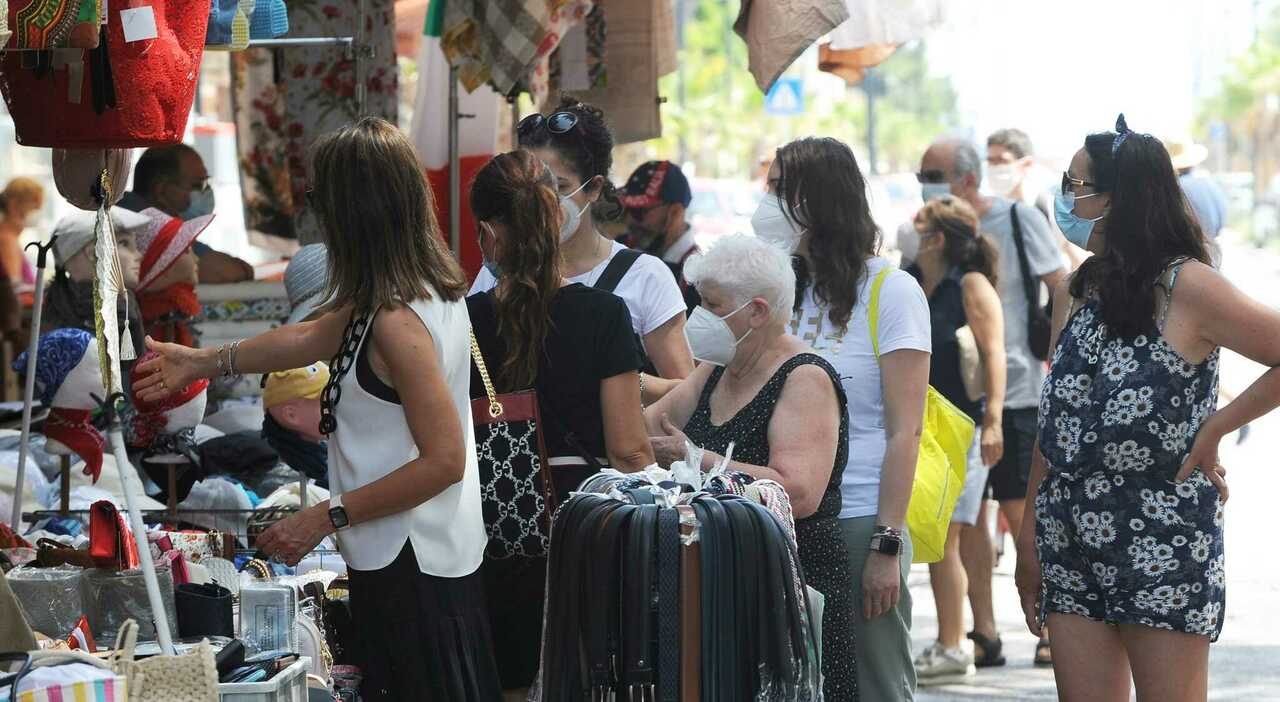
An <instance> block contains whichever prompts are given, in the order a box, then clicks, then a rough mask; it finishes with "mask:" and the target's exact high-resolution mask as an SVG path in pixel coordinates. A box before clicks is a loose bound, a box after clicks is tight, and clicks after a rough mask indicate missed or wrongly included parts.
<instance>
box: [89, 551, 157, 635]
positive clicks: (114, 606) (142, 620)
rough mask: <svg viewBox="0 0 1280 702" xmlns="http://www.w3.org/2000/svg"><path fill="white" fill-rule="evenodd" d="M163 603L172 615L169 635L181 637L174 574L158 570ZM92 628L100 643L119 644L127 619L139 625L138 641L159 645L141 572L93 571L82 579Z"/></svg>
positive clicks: (138, 570)
mask: <svg viewBox="0 0 1280 702" xmlns="http://www.w3.org/2000/svg"><path fill="white" fill-rule="evenodd" d="M156 580H157V581H158V582H159V585H160V600H161V602H163V603H164V610H165V612H166V613H167V614H168V621H169V633H170V635H171V636H173V637H174V638H177V637H178V632H177V625H178V609H177V607H176V605H175V604H174V599H173V574H172V573H170V572H169V569H168V568H167V567H161V568H156ZM80 583H81V590H82V593H83V594H82V596H83V598H84V603H85V614H87V615H88V616H89V628H91V629H92V630H93V637H94V639H96V640H98V641H115V637H116V632H118V631H119V630H120V626H121V625H122V624H124V622H125V620H126V619H134V620H136V621H137V622H138V640H139V641H155V640H156V627H155V617H154V616H153V615H152V613H151V604H150V602H149V601H148V599H147V585H146V581H145V580H144V579H143V577H142V570H141V569H134V570H124V571H120V572H112V571H109V570H95V569H89V570H86V571H84V575H83V576H82V577H81V579H80Z"/></svg>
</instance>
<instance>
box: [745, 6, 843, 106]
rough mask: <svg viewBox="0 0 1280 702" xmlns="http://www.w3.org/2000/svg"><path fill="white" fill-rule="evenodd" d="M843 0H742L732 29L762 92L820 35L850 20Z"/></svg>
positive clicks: (767, 90) (767, 89)
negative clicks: (742, 45)
mask: <svg viewBox="0 0 1280 702" xmlns="http://www.w3.org/2000/svg"><path fill="white" fill-rule="evenodd" d="M845 5H846V0H773V1H771V2H763V1H762V0H742V5H741V6H740V7H739V9H738V19H737V20H735V21H734V23H733V31H735V32H737V33H738V36H740V37H742V39H743V40H744V41H745V42H747V67H748V68H749V69H750V70H751V75H752V76H754V77H755V79H756V85H757V86H758V87H759V88H760V91H761V92H765V93H767V92H769V88H771V87H772V86H773V82H774V81H776V80H777V79H778V76H780V75H782V72H783V71H785V70H787V67H788V66H790V65H791V64H792V63H793V62H794V61H795V60H796V59H797V58H799V57H800V54H802V53H804V52H805V50H806V49H808V48H809V47H810V46H812V45H813V43H814V42H816V41H817V40H818V38H819V37H821V36H822V35H824V34H826V33H827V32H830V31H831V30H833V29H835V28H836V27H838V26H840V24H841V23H843V22H844V21H845V20H847V19H849V8H848V7H846V6H845Z"/></svg>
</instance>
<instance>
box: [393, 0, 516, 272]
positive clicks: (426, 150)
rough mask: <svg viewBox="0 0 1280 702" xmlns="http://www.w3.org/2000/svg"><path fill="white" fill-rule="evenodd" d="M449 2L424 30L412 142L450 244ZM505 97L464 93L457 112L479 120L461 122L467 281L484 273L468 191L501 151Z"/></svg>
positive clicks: (433, 6) (487, 90) (434, 9)
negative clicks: (444, 44)
mask: <svg viewBox="0 0 1280 702" xmlns="http://www.w3.org/2000/svg"><path fill="white" fill-rule="evenodd" d="M446 1H447V0H431V3H430V5H428V6H427V20H426V23H425V25H424V27H423V35H424V36H423V38H422V48H421V49H420V50H419V54H418V89H417V95H416V96H415V99H414V109H413V123H412V124H411V125H410V128H409V137H410V139H412V141H413V144H414V147H415V148H417V150H418V158H419V159H420V160H421V161H422V164H423V166H424V167H426V170H427V180H428V181H429V182H430V183H431V191H432V195H434V196H435V200H436V216H437V217H438V218H439V221H440V228H441V232H442V233H443V235H444V237H445V241H446V242H447V241H448V239H449V62H448V60H447V59H446V58H445V55H444V51H443V50H442V49H441V48H440V35H441V34H443V32H444V26H443V25H444V10H445V2H446ZM502 103H503V100H502V98H501V97H500V96H499V95H498V93H497V92H496V91H494V90H493V88H491V87H489V86H488V85H484V86H481V87H479V88H477V89H476V90H475V92H472V93H467V92H466V91H465V90H463V89H461V88H459V95H458V112H460V113H462V114H466V115H475V116H474V117H471V118H464V119H461V120H459V122H458V151H459V153H460V154H461V164H460V165H461V168H460V171H461V175H462V178H461V184H460V187H459V193H460V195H461V197H462V219H461V222H462V225H461V229H462V231H461V233H460V235H459V241H460V242H461V248H462V250H461V251H460V252H459V260H460V261H461V262H462V267H463V269H465V270H466V272H467V276H468V277H469V278H470V277H473V276H475V274H476V272H477V271H478V270H479V269H480V246H479V243H478V241H477V239H476V224H475V220H474V218H473V217H472V215H471V208H470V207H469V206H468V204H467V191H468V189H469V188H470V187H471V180H472V179H473V178H474V177H475V174H476V172H477V171H479V170H480V168H481V167H482V166H484V164H485V163H488V161H489V159H490V158H492V157H493V155H494V152H495V151H496V150H497V135H498V109H499V105H500V104H502Z"/></svg>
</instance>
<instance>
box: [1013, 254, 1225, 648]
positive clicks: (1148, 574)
mask: <svg viewBox="0 0 1280 702" xmlns="http://www.w3.org/2000/svg"><path fill="white" fill-rule="evenodd" d="M1176 279H1177V268H1176V267H1175V269H1174V272H1173V281H1176ZM1170 289H1172V284H1171V285H1170ZM1161 326H1163V325H1161ZM1217 391H1218V352H1217V351H1215V352H1214V353H1213V354H1212V355H1211V356H1210V357H1209V358H1208V359H1206V360H1205V361H1204V362H1202V363H1199V364H1192V363H1189V362H1187V361H1186V360H1185V359H1184V358H1182V357H1181V356H1180V355H1179V354H1178V353H1177V352H1176V351H1174V350H1173V348H1172V347H1171V346H1170V345H1169V344H1168V342H1167V341H1166V340H1165V338H1164V336H1163V333H1162V332H1157V333H1156V334H1154V335H1151V336H1146V335H1143V336H1138V337H1136V338H1132V339H1121V338H1117V337H1114V336H1113V335H1111V334H1110V333H1109V332H1108V330H1107V326H1106V324H1105V322H1103V321H1102V315H1101V312H1100V310H1099V307H1098V303H1097V301H1096V300H1090V301H1088V302H1086V303H1084V305H1083V306H1082V307H1081V308H1080V309H1079V311H1078V312H1076V313H1075V314H1074V315H1073V316H1072V318H1071V319H1070V321H1069V322H1068V324H1067V327H1066V329H1065V330H1064V331H1063V334H1062V340H1061V341H1060V342H1059V345H1058V348H1057V350H1056V352H1055V353H1054V357H1053V367H1052V370H1051V372H1050V374H1049V377H1048V378H1047V379H1046V380H1045V384H1044V389H1043V394H1042V398H1041V402H1040V446H1041V451H1042V452H1043V453H1044V456H1045V458H1046V459H1047V461H1048V463H1049V475H1048V477H1047V478H1046V479H1045V481H1044V482H1043V483H1042V484H1041V487H1040V491H1039V493H1038V494H1037V495H1036V502H1035V504H1036V547H1037V549H1038V551H1039V553H1040V564H1041V569H1042V571H1043V576H1044V586H1043V587H1044V589H1043V593H1042V596H1043V600H1042V605H1041V606H1042V616H1043V614H1044V613H1046V612H1058V613H1063V614H1077V615H1080V616H1084V617H1087V618H1089V619H1093V620H1097V621H1105V622H1108V623H1112V624H1121V623H1125V624H1143V625H1146V626H1151V627H1155V628H1159V629H1168V630H1172V631H1181V632H1186V633H1190V634H1200V635H1204V636H1208V637H1210V638H1211V639H1212V640H1216V639H1217V638H1218V635H1219V633H1220V632H1221V630H1222V623H1223V608H1224V606H1225V601H1226V587H1225V586H1226V582H1225V580H1226V578H1225V574H1224V570H1223V543H1222V533H1223V509H1222V502H1221V500H1220V498H1219V496H1218V492H1217V489H1216V488H1215V487H1214V486H1213V484H1212V483H1210V482H1209V480H1208V479H1207V478H1205V477H1204V475H1202V474H1201V473H1200V472H1198V471H1197V472H1196V473H1193V474H1192V477H1191V478H1190V479H1188V480H1187V481H1185V482H1183V483H1180V484H1179V483H1174V482H1173V478H1174V476H1175V475H1176V473H1177V472H1178V470H1179V468H1180V467H1181V465H1182V461H1183V460H1184V458H1185V457H1186V455H1187V453H1188V452H1189V451H1190V449H1191V445H1192V442H1193V441H1194V439H1195V435H1196V432H1197V431H1198V430H1199V428H1200V426H1201V424H1202V423H1203V422H1204V420H1205V419H1206V418H1208V416H1209V415H1210V414H1212V413H1213V411H1214V409H1215V407H1216V402H1217V394H1218V392H1217Z"/></svg>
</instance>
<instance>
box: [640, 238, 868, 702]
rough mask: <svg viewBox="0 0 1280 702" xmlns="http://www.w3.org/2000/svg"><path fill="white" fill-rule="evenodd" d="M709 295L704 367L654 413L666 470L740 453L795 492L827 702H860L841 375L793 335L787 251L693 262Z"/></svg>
mask: <svg viewBox="0 0 1280 702" xmlns="http://www.w3.org/2000/svg"><path fill="white" fill-rule="evenodd" d="M685 276H686V277H687V279H688V280H689V282H690V283H691V284H693V285H695V286H697V288H698V293H699V294H700V295H702V306H701V307H698V308H696V309H695V310H694V312H693V315H692V316H691V317H690V318H689V325H688V326H687V327H686V334H687V335H688V337H689V345H690V346H691V347H692V348H693V355H694V357H695V358H697V359H698V360H699V361H702V362H703V363H701V364H700V365H699V366H698V368H697V369H695V370H694V371H693V374H692V375H690V376H689V377H688V378H687V379H686V380H685V381H684V382H683V383H680V385H679V386H677V387H676V388H675V389H674V390H672V391H671V392H670V393H669V394H667V395H666V396H665V397H664V398H662V399H661V400H660V401H658V403H657V404H655V405H653V406H651V407H649V408H648V410H646V411H645V422H646V424H648V427H649V432H650V434H651V435H652V438H651V441H652V442H653V446H654V454H655V456H656V458H657V459H658V463H659V464H660V465H662V466H664V467H666V466H670V464H671V463H672V461H674V460H683V459H684V455H685V441H686V439H687V440H688V441H692V442H693V443H694V444H696V445H698V446H700V447H702V448H704V449H706V453H705V454H704V455H703V466H702V467H703V469H704V470H707V469H710V468H711V467H712V466H713V465H714V464H715V463H717V462H719V460H720V456H721V455H724V453H725V452H726V451H727V450H728V446H729V444H730V442H732V443H733V444H734V449H733V456H732V458H733V459H734V460H733V463H732V464H731V465H730V467H731V468H732V469H733V470H738V471H742V472H745V473H749V474H751V475H753V476H755V477H757V478H768V479H770V480H776V481H778V482H779V483H781V484H782V485H783V487H785V488H786V489H787V494H788V495H789V496H790V498H791V506H792V509H793V511H794V514H795V517H796V541H797V544H798V546H799V550H800V561H801V565H802V566H803V567H804V571H805V576H806V578H807V579H808V582H809V585H811V586H812V587H813V588H815V589H817V590H818V591H820V592H822V594H823V595H824V596H825V597H826V609H825V610H824V612H823V617H822V624H823V627H822V641H823V643H822V646H823V651H822V673H823V676H824V678H825V682H824V688H823V689H824V692H825V698H826V699H827V700H830V701H831V702H842V701H844V700H852V699H854V698H855V695H856V690H857V685H856V678H855V674H854V659H855V655H854V636H853V629H852V620H853V619H854V617H855V616H856V615H855V613H854V609H853V597H852V593H851V592H850V590H849V580H850V578H851V577H852V572H851V570H850V566H849V554H848V552H847V550H846V548H845V544H844V541H843V539H842V538H841V536H840V529H839V524H838V521H839V520H838V514H839V511H840V482H841V475H842V471H843V468H844V464H845V461H844V451H845V450H846V441H845V434H846V432H847V429H848V416H847V414H846V412H845V402H844V393H843V391H842V390H841V387H840V378H839V376H838V375H837V374H836V372H835V369H834V368H832V367H831V365H830V364H828V363H827V362H826V361H824V360H823V359H822V358H821V357H819V356H817V355H816V354H814V353H812V352H811V351H810V350H809V349H808V347H806V346H805V345H804V343H803V342H801V341H800V340H799V339H797V338H795V337H794V336H791V335H790V334H787V321H788V320H789V319H790V317H791V305H792V300H793V299H794V295H795V273H794V272H793V271H792V269H791V262H790V260H789V257H788V256H787V254H786V253H784V252H783V251H782V250H781V249H779V248H777V247H775V246H771V245H769V244H766V243H763V242H761V241H760V240H758V239H756V238H753V237H750V236H746V235H743V234H738V235H734V236H727V237H724V238H722V239H719V240H718V241H717V242H716V243H715V245H714V246H712V247H711V248H710V249H709V250H708V251H707V252H706V253H705V254H699V255H695V256H694V257H692V258H690V259H689V260H688V261H687V262H686V263H685Z"/></svg>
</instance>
